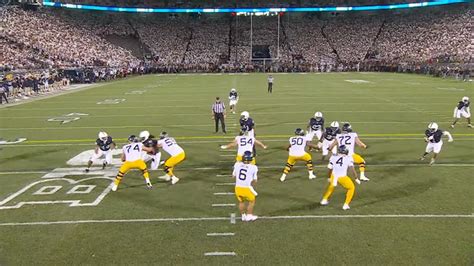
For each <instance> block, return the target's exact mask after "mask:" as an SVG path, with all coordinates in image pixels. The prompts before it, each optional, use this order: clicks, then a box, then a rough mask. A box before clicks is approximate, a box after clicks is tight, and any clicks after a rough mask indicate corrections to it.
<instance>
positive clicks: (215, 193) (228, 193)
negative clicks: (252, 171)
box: [213, 192, 235, 196]
mask: <svg viewBox="0 0 474 266" xmlns="http://www.w3.org/2000/svg"><path fill="white" fill-rule="evenodd" d="M213 194H214V196H231V195H235V193H234V192H214V193H213Z"/></svg>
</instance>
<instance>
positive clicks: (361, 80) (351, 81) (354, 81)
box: [344, 79, 372, 84]
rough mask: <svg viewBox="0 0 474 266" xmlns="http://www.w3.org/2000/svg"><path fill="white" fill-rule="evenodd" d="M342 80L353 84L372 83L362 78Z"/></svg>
mask: <svg viewBox="0 0 474 266" xmlns="http://www.w3.org/2000/svg"><path fill="white" fill-rule="evenodd" d="M344 81H347V82H350V83H355V84H362V83H372V82H370V81H367V80H363V79H346V80H344Z"/></svg>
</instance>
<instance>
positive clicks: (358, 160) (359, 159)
mask: <svg viewBox="0 0 474 266" xmlns="http://www.w3.org/2000/svg"><path fill="white" fill-rule="evenodd" d="M352 160H354V163H356V164H358V165H359V171H360V172H361V173H363V172H365V160H364V158H362V156H360V155H359V154H357V153H354V154H352Z"/></svg>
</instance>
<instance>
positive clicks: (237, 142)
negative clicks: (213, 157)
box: [221, 127, 267, 164]
mask: <svg viewBox="0 0 474 266" xmlns="http://www.w3.org/2000/svg"><path fill="white" fill-rule="evenodd" d="M255 144H257V145H258V146H260V147H262V148H263V149H266V148H267V146H265V144H263V143H262V142H260V141H259V140H257V139H255V138H254V137H251V136H250V135H249V132H248V131H247V128H246V127H242V129H241V131H240V136H236V137H235V139H234V141H232V142H231V143H229V144H227V145H222V146H221V149H223V150H225V149H228V148H232V147H235V146H237V147H238V148H237V157H236V158H235V160H236V161H237V162H242V157H243V155H244V153H245V152H247V151H248V152H252V150H253V146H254V145H255ZM255 163H256V162H255V157H253V159H252V164H255Z"/></svg>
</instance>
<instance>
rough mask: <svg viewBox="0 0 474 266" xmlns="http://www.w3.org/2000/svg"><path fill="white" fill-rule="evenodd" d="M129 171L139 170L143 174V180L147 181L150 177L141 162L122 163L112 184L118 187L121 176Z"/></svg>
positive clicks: (143, 163)
mask: <svg viewBox="0 0 474 266" xmlns="http://www.w3.org/2000/svg"><path fill="white" fill-rule="evenodd" d="M131 169H139V170H141V171H142V173H143V177H144V178H145V179H149V178H150V175H149V174H148V170H147V169H146V164H145V162H144V161H143V160H136V161H133V162H128V161H127V162H124V163H123V164H122V166H120V169H119V172H118V174H117V176H116V177H115V181H114V183H115V184H116V185H117V186H118V185H119V184H120V181H122V178H123V176H124V175H125V174H126V173H127V172H128V171H130V170H131Z"/></svg>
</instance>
